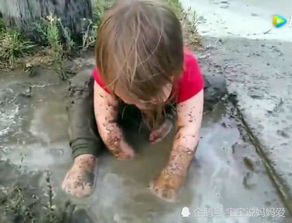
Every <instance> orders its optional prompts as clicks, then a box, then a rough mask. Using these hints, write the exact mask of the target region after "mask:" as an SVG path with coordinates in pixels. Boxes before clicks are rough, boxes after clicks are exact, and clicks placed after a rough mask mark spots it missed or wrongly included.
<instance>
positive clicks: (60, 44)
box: [0, 0, 201, 80]
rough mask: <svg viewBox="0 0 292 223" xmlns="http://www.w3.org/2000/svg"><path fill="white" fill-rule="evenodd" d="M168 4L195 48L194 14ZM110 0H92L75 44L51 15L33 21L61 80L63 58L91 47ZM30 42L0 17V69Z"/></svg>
mask: <svg viewBox="0 0 292 223" xmlns="http://www.w3.org/2000/svg"><path fill="white" fill-rule="evenodd" d="M164 1H166V2H167V3H168V5H169V7H170V8H171V9H172V10H173V11H174V12H175V13H176V14H177V16H178V17H179V18H180V20H181V23H182V27H183V31H184V38H185V42H186V45H188V46H190V47H192V48H198V47H199V46H200V45H201V38H200V36H199V35H198V32H197V29H196V19H195V16H193V15H190V12H189V11H185V10H183V8H182V5H181V3H180V2H179V0H164ZM112 2H113V0H92V9H93V13H92V14H93V17H92V19H84V24H85V26H86V27H84V29H85V30H84V31H83V33H82V42H81V43H76V42H74V41H73V39H74V38H72V36H71V32H70V30H69V29H68V28H67V27H64V26H63V24H62V22H61V20H60V19H58V18H57V17H54V16H53V15H50V16H48V17H46V18H42V19H41V20H40V21H39V22H37V23H35V31H36V33H37V34H36V36H37V37H38V39H39V40H38V43H35V44H36V45H38V46H40V45H41V46H42V47H46V51H47V52H48V55H49V56H50V57H51V58H52V59H51V61H53V62H52V63H53V66H54V68H55V70H56V71H57V73H58V74H59V76H60V78H61V79H64V80H65V79H67V78H68V76H67V75H66V73H65V72H64V70H63V61H64V60H65V59H66V58H68V57H70V56H71V55H73V54H74V53H76V52H78V50H79V49H82V50H87V49H88V48H92V47H94V46H95V41H96V33H97V29H98V26H99V23H100V21H101V18H102V15H103V13H104V11H105V10H106V9H107V8H108V7H110V5H111V4H112ZM33 48H34V44H33V43H32V42H30V41H28V40H26V39H25V38H23V36H22V35H21V33H19V32H18V31H13V30H10V29H6V28H5V26H4V22H3V21H2V19H0V68H1V67H2V68H3V67H6V68H7V67H8V68H13V67H14V65H15V63H16V61H17V59H18V58H21V57H24V56H26V55H28V54H29V53H31V52H32V50H33Z"/></svg>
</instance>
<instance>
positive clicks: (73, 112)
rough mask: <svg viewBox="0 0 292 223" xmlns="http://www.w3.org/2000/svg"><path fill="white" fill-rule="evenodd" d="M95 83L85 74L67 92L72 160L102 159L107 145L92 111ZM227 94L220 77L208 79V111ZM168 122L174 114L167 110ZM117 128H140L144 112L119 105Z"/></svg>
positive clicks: (85, 72)
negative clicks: (86, 155) (94, 157)
mask: <svg viewBox="0 0 292 223" xmlns="http://www.w3.org/2000/svg"><path fill="white" fill-rule="evenodd" d="M93 83H94V80H93V78H92V76H91V71H90V70H86V71H84V72H81V73H79V74H77V75H76V76H75V77H74V78H72V79H71V81H70V85H69V91H68V105H67V112H68V118H69V144H70V147H71V149H72V155H73V158H75V157H77V156H79V155H82V154H92V155H95V156H98V155H100V153H101V152H102V151H103V150H104V148H105V145H104V143H103V141H102V139H101V137H100V135H99V133H98V130H97V125H96V121H95V116H94V108H93ZM225 93H226V87H225V81H224V79H223V78H220V77H207V78H206V77H205V99H204V100H205V102H204V104H205V109H207V110H210V109H211V108H212V107H213V105H214V104H215V103H217V102H218V100H220V98H221V97H222V96H223V95H224V94H225ZM166 111H167V115H168V117H169V118H171V119H174V118H175V115H174V111H173V110H172V109H171V106H170V107H167V108H166ZM118 114H119V115H118V124H119V125H120V126H121V127H122V128H123V127H127V128H128V127H129V128H139V127H140V124H141V120H142V116H141V112H140V111H139V110H138V109H137V108H136V107H135V106H130V105H127V104H124V103H122V102H121V103H120V106H119V112H118Z"/></svg>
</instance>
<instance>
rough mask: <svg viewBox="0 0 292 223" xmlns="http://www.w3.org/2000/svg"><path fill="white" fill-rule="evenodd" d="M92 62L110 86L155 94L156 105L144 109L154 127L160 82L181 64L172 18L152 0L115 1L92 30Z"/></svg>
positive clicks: (147, 98) (178, 31)
mask: <svg viewBox="0 0 292 223" xmlns="http://www.w3.org/2000/svg"><path fill="white" fill-rule="evenodd" d="M96 63H97V66H98V68H99V70H100V74H101V79H102V80H103V81H104V83H105V84H106V86H107V87H108V88H109V89H110V90H111V91H112V92H118V91H123V93H124V94H126V95H128V96H129V97H133V98H137V99H140V100H143V101H151V99H152V98H156V99H158V101H159V102H160V103H159V104H160V105H159V106H158V107H157V108H156V109H155V110H156V111H153V112H152V113H153V115H150V113H149V112H148V115H147V119H148V123H150V121H149V119H152V124H149V125H151V126H152V127H154V125H155V123H158V122H159V121H158V120H159V119H161V118H162V111H163V109H162V107H163V106H164V104H165V102H163V101H162V98H165V97H164V95H163V94H164V92H163V91H162V90H161V89H162V87H163V86H165V85H166V84H168V83H173V81H174V80H175V79H177V78H178V77H179V76H180V74H181V72H182V70H183V37H182V31H181V25H180V22H179V20H178V18H177V17H176V15H175V14H174V12H173V11H171V10H170V9H169V8H168V7H167V6H166V5H165V4H163V3H161V2H158V1H153V0H118V1H116V3H115V4H114V5H113V6H112V7H111V8H110V9H109V10H108V11H106V12H105V14H104V16H103V18H102V21H101V24H100V26H99V29H98V32H97V41H96ZM160 99H161V100H160ZM154 113H157V114H156V115H154ZM159 113H160V115H159ZM151 116H153V117H152V118H149V117H151ZM154 116H155V117H156V118H154ZM158 116H160V117H158ZM157 125H158V124H157Z"/></svg>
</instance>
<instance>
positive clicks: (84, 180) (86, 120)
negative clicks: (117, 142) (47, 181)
mask: <svg viewBox="0 0 292 223" xmlns="http://www.w3.org/2000/svg"><path fill="white" fill-rule="evenodd" d="M93 83H94V82H93V79H92V78H91V71H87V72H82V73H79V74H78V75H77V76H76V77H74V78H73V79H72V80H71V82H70V87H69V95H68V98H69V101H68V102H69V103H68V106H67V112H68V118H69V140H70V147H71V148H72V156H73V159H74V163H73V166H72V168H71V169H70V170H69V171H68V173H67V174H66V177H65V179H64V182H63V185H62V188H63V189H64V190H65V191H66V192H68V193H71V194H72V195H75V196H86V195H89V194H90V193H91V192H92V190H93V186H94V179H95V167H96V162H97V156H98V154H99V153H100V151H101V150H102V148H103V147H104V145H103V143H102V140H101V138H100V137H99V134H98V132H97V128H96V122H95V117H94V110H93Z"/></svg>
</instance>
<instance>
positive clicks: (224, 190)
mask: <svg viewBox="0 0 292 223" xmlns="http://www.w3.org/2000/svg"><path fill="white" fill-rule="evenodd" d="M0 78H1V84H0V97H1V108H0V122H1V127H0V158H1V161H0V174H1V180H0V194H1V196H0V222H31V221H32V219H34V220H35V222H82V223H83V222H100V223H107V222H109V223H111V222H118V223H130V222H135V223H139V222H141V223H144V222H151V223H152V222H155V223H156V222H157V223H164V222H165V223H179V222H192V223H194V222H198V223H205V222H212V223H213V222H216V223H217V222H218V223H219V222H220V223H221V222H224V223H228V222H232V223H233V222H238V223H245V222H246V223H249V222H252V223H254V222H265V223H269V222H280V223H281V222H288V221H286V219H284V218H276V217H265V218H252V217H238V216H237V217H229V216H228V215H224V213H223V212H222V211H221V210H224V211H228V210H229V211H230V210H232V209H233V210H239V208H243V209H245V210H250V209H251V208H256V209H260V208H265V209H266V210H268V209H271V210H272V208H284V207H283V204H282V203H281V201H280V199H279V197H278V194H277V191H276V189H275V188H274V186H273V184H272V183H271V182H270V180H269V177H268V176H267V173H266V170H265V168H264V166H263V164H262V162H261V160H260V158H259V157H258V155H257V154H256V153H255V149H254V148H253V146H252V145H251V144H250V143H249V142H248V141H246V140H244V137H242V136H241V134H240V131H239V128H238V124H239V123H238V122H237V121H236V120H235V119H234V118H233V115H234V111H233V108H232V106H231V105H230V104H229V103H227V102H222V103H219V104H218V105H217V106H216V107H215V109H214V111H212V112H210V113H209V114H207V115H206V116H205V118H204V123H203V128H202V138H201V142H200V145H199V148H198V151H197V153H196V158H195V160H194V161H193V163H192V166H191V168H190V173H189V177H188V179H187V182H186V185H185V187H184V188H183V189H182V190H181V192H180V194H179V200H178V201H177V202H176V203H174V204H168V203H165V202H163V201H160V200H158V199H157V198H156V197H154V196H153V195H152V194H151V193H150V192H149V190H148V184H149V182H150V180H151V179H152V178H153V177H155V176H156V175H157V174H158V173H159V171H160V170H161V168H162V167H163V166H164V164H165V162H166V160H167V156H168V154H169V151H170V149H171V144H172V136H173V135H170V136H169V137H168V138H167V139H166V140H165V141H163V142H161V143H159V144H157V145H151V146H150V145H149V144H146V143H143V142H140V139H139V137H137V136H135V135H133V138H135V140H134V141H136V143H135V144H137V148H138V154H137V157H136V159H135V160H133V161H127V162H121V161H117V160H115V159H114V158H113V157H112V156H110V155H109V154H104V155H103V156H102V157H101V158H100V161H99V168H98V170H97V171H98V172H97V174H98V179H97V183H96V191H95V193H94V194H93V195H92V196H91V197H89V198H86V199H76V198H72V197H70V196H67V195H66V194H64V193H63V192H62V191H61V189H60V185H61V182H62V180H63V177H64V175H65V173H66V171H67V170H68V169H69V167H70V165H71V162H72V160H71V157H70V152H71V151H70V149H69V147H68V142H67V140H68V139H67V117H66V112H65V97H64V95H65V92H66V86H67V85H66V83H62V82H60V81H58V79H57V78H56V75H55V74H54V73H52V72H50V71H43V73H42V75H39V76H36V77H34V78H28V77H27V76H26V74H21V75H20V74H10V75H7V74H0ZM183 207H188V209H189V211H190V215H189V216H188V217H186V218H183V216H182V215H181V212H182V209H183ZM206 210H208V211H209V214H208V213H207V214H206V212H204V211H206ZM218 210H219V212H218ZM214 211H217V212H216V213H214ZM286 214H287V213H286ZM207 215H209V218H208V217H206V216H207ZM2 219H3V220H2Z"/></svg>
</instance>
